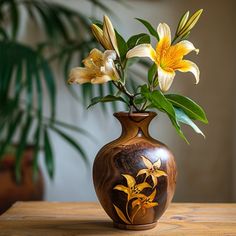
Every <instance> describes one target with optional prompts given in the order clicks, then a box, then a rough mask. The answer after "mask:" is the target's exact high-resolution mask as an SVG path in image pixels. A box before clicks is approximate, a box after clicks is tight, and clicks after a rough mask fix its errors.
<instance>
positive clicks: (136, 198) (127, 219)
mask: <svg viewBox="0 0 236 236" xmlns="http://www.w3.org/2000/svg"><path fill="white" fill-rule="evenodd" d="M141 158H142V160H143V163H144V165H145V167H146V168H144V169H141V170H139V171H138V173H137V175H136V176H135V177H133V176H132V175H129V174H122V176H123V177H124V178H125V180H126V183H127V186H124V185H121V184H118V185H116V186H115V187H114V188H113V189H114V190H118V191H122V192H123V193H125V194H126V195H127V199H126V203H125V212H123V211H122V210H121V209H120V208H118V207H117V206H116V205H115V204H113V206H114V208H115V210H116V213H117V215H118V216H119V218H120V219H121V220H122V221H123V222H124V223H125V224H134V220H135V217H136V215H137V213H138V212H140V211H141V214H142V215H143V216H145V214H146V211H147V209H149V208H153V207H157V206H158V202H157V201H154V199H155V197H156V196H157V194H158V192H157V186H158V178H159V177H161V176H167V174H166V172H165V171H163V170H161V169H160V168H161V165H162V163H161V159H158V160H157V161H156V162H154V163H152V162H151V161H150V160H149V159H148V158H147V157H145V156H141ZM140 175H144V177H145V178H144V181H143V182H142V183H137V177H138V176H140ZM148 178H151V182H152V185H150V184H149V183H148V182H147V179H148ZM146 188H150V189H152V191H151V194H150V195H147V194H144V193H143V190H144V189H146ZM129 206H131V210H129Z"/></svg>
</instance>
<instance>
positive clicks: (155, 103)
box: [141, 85, 188, 143]
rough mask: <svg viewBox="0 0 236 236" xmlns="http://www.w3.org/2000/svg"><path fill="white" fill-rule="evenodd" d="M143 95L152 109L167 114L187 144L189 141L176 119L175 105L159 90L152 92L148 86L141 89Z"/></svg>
mask: <svg viewBox="0 0 236 236" xmlns="http://www.w3.org/2000/svg"><path fill="white" fill-rule="evenodd" d="M141 94H142V95H143V96H144V97H145V98H146V99H147V100H148V101H150V103H151V106H152V107H155V108H157V109H158V110H160V111H162V112H165V113H166V114H167V115H168V117H169V118H170V120H171V123H172V124H173V126H174V127H175V129H176V131H177V133H178V134H179V136H180V137H181V138H183V139H184V140H185V141H186V142H187V143H188V140H187V139H186V138H185V136H184V134H183V132H182V131H181V129H180V125H179V123H178V121H177V119H176V114H175V110H174V107H173V105H172V104H171V103H170V102H169V101H168V100H167V99H166V98H165V96H164V95H163V93H162V92H161V91H159V90H155V91H153V92H150V91H149V90H148V88H147V85H144V86H142V87H141Z"/></svg>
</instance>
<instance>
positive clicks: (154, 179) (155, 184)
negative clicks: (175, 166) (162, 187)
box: [151, 175, 157, 188]
mask: <svg viewBox="0 0 236 236" xmlns="http://www.w3.org/2000/svg"><path fill="white" fill-rule="evenodd" d="M151 177H152V182H153V188H154V187H156V186H157V178H156V176H155V175H151Z"/></svg>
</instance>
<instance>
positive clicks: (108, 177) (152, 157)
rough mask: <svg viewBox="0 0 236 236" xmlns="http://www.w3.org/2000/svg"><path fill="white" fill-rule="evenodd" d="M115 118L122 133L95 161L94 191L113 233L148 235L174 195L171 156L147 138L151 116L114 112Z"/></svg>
mask: <svg viewBox="0 0 236 236" xmlns="http://www.w3.org/2000/svg"><path fill="white" fill-rule="evenodd" d="M114 116H115V117H116V118H117V119H118V120H119V121H120V123H121V126H122V133H121V136H120V137H119V138H118V139H116V140H114V141H112V142H110V143H108V144H107V145H105V146H104V147H103V148H102V149H101V150H100V151H99V152H98V154H97V156H96V158H95V161H94V165H93V181H94V187H95V191H96V194H97V197H98V199H99V201H100V203H101V205H102V207H103V208H104V210H105V211H106V213H107V214H108V215H109V216H110V217H111V219H112V220H113V222H114V226H115V227H118V228H122V229H133V230H143V229H150V228H153V227H155V225H156V224H157V221H158V219H159V218H160V217H161V215H162V214H163V213H164V212H165V210H166V208H167V207H168V205H169V203H170V202H171V200H172V197H173V195H174V191H175V184H176V165H175V160H174V156H173V154H172V153H171V152H170V150H169V149H168V148H167V147H166V145H164V144H163V143H161V142H159V141H157V140H155V139H153V138H152V137H151V136H150V134H149V131H148V128H149V124H150V122H151V120H152V119H153V118H154V117H155V116H156V113H154V112H147V113H126V112H118V113H115V114H114Z"/></svg>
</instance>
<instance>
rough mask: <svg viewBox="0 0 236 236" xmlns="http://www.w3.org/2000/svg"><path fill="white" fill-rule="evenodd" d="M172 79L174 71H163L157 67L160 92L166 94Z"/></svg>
mask: <svg viewBox="0 0 236 236" xmlns="http://www.w3.org/2000/svg"><path fill="white" fill-rule="evenodd" d="M174 77H175V72H174V71H165V70H163V69H162V68H161V67H160V66H159V67H158V81H159V86H160V89H161V91H163V92H166V91H167V90H168V89H169V88H170V86H171V84H172V82H173V80H174Z"/></svg>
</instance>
